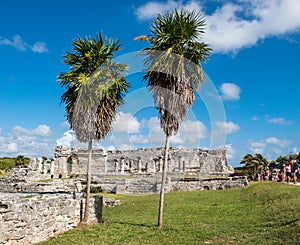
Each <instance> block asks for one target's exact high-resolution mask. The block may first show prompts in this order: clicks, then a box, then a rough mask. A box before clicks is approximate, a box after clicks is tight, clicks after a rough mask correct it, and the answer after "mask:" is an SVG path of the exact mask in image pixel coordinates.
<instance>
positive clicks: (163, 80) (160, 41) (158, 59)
mask: <svg viewBox="0 0 300 245" xmlns="http://www.w3.org/2000/svg"><path fill="white" fill-rule="evenodd" d="M204 27H205V20H204V18H203V17H202V16H201V15H199V13H196V12H195V11H187V10H180V11H177V10H176V9H175V10H174V11H171V12H169V13H167V14H165V15H161V14H158V15H157V16H156V19H155V20H154V21H153V23H152V25H151V30H150V32H151V35H149V36H140V37H137V38H135V39H136V40H144V41H148V42H149V43H150V47H148V48H146V49H144V51H145V55H146V58H145V60H144V63H145V64H146V66H148V69H147V72H146V74H145V76H144V77H143V80H144V81H146V82H147V87H148V89H149V90H150V91H151V92H152V95H153V99H154V102H155V104H156V107H157V109H158V111H159V115H160V125H161V128H162V130H163V131H164V133H165V135H166V140H165V148H164V163H163V173H162V182H161V189H160V202H159V213H158V227H159V228H162V225H163V206H164V192H165V190H164V189H165V182H166V176H167V171H168V169H167V168H168V164H167V161H168V155H169V145H170V137H171V136H172V135H176V134H177V132H178V129H179V125H180V123H181V121H182V120H183V119H184V117H185V116H186V114H187V109H188V108H189V107H191V106H192V104H193V102H194V99H195V95H194V92H195V90H197V89H198V88H199V85H200V83H202V82H204V81H205V79H204V73H203V71H202V67H201V65H200V62H201V61H204V60H205V59H206V58H207V57H208V55H209V53H210V51H211V49H210V48H209V47H208V45H207V44H205V43H203V42H199V40H200V38H201V37H202V35H203V34H204Z"/></svg>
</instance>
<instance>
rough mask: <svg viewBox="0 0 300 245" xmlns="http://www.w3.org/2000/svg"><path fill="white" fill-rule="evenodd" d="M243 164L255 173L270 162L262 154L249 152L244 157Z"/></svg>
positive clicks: (250, 171)
mask: <svg viewBox="0 0 300 245" xmlns="http://www.w3.org/2000/svg"><path fill="white" fill-rule="evenodd" d="M241 164H245V166H244V168H246V169H248V171H249V173H250V174H255V173H257V172H258V171H261V170H263V169H265V168H266V167H268V165H269V162H268V160H267V159H265V158H264V157H263V156H262V155H261V154H255V155H254V156H253V155H251V154H247V155H245V156H244V157H243V159H242V161H241Z"/></svg>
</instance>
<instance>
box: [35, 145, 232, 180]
mask: <svg viewBox="0 0 300 245" xmlns="http://www.w3.org/2000/svg"><path fill="white" fill-rule="evenodd" d="M87 159H88V152H87V150H84V149H75V148H72V149H70V148H66V147H62V146H57V147H56V150H55V158H54V160H52V161H50V162H48V165H47V163H46V162H45V161H44V162H43V163H42V166H40V167H39V168H40V169H43V171H44V172H48V173H50V174H51V175H52V177H54V178H58V177H71V176H79V175H82V174H85V173H86V165H87ZM168 163H169V168H168V169H169V173H186V174H199V175H202V176H208V175H224V174H228V173H230V172H231V171H232V168H231V167H230V166H228V165H227V161H226V148H219V149H216V150H202V149H199V148H194V149H177V148H172V147H171V148H170V154H169V159H168ZM162 164H163V148H147V149H136V150H126V151H119V150H116V151H107V152H106V151H104V150H102V149H94V150H93V157H92V173H93V174H94V175H130V174H136V175H138V174H155V173H159V172H161V171H162Z"/></svg>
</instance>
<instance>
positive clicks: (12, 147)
mask: <svg viewBox="0 0 300 245" xmlns="http://www.w3.org/2000/svg"><path fill="white" fill-rule="evenodd" d="M6 152H7V153H16V152H18V144H17V143H15V142H13V143H9V144H8V145H7V151H6Z"/></svg>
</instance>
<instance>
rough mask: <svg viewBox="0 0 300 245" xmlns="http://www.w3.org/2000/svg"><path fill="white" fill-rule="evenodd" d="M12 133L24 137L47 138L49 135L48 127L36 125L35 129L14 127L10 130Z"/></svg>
mask: <svg viewBox="0 0 300 245" xmlns="http://www.w3.org/2000/svg"><path fill="white" fill-rule="evenodd" d="M12 131H13V133H14V134H16V135H26V136H31V137H35V136H49V135H50V134H51V130H50V127H49V126H47V125H38V126H37V127H36V128H35V129H31V130H29V129H26V128H23V127H21V126H15V127H14V128H13V129H12Z"/></svg>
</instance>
